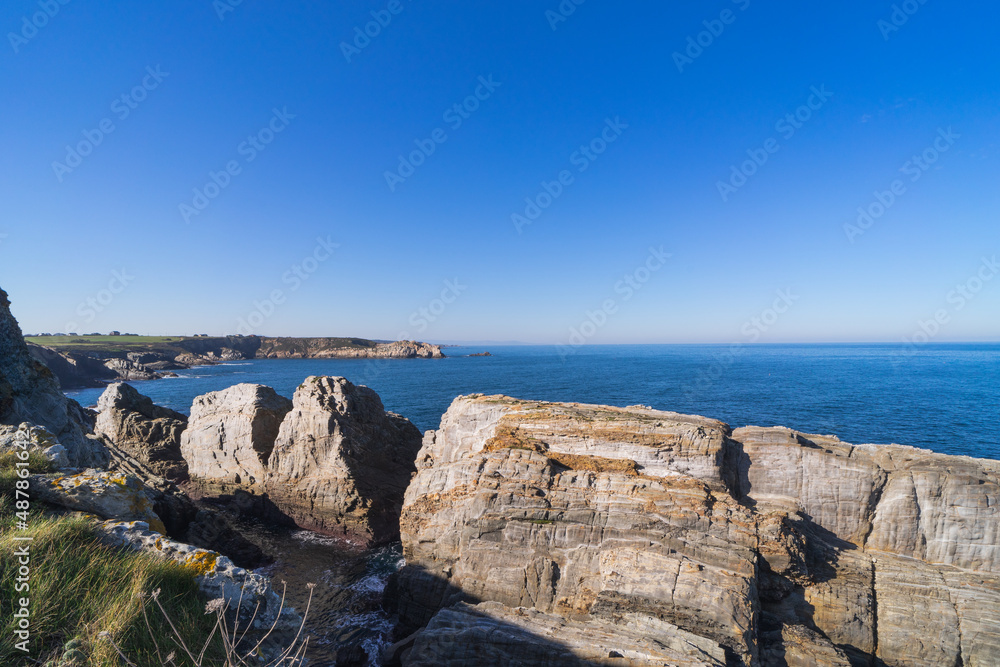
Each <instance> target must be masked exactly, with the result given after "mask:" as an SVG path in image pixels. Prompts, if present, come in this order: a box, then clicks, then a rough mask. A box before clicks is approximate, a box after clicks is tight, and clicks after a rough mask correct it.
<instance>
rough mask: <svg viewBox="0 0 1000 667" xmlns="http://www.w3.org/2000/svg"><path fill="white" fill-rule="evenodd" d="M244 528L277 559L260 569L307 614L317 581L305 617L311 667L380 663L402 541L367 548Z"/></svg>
mask: <svg viewBox="0 0 1000 667" xmlns="http://www.w3.org/2000/svg"><path fill="white" fill-rule="evenodd" d="M239 528H240V531H241V532H242V533H243V534H244V535H246V536H247V537H248V538H249V539H251V540H252V541H254V542H256V543H257V544H259V545H260V546H261V548H262V549H264V551H265V552H266V553H268V555H270V556H271V557H272V558H274V559H275V561H274V562H273V563H272V564H270V565H267V566H264V567H261V568H259V569H257V570H256V572H259V573H260V574H264V575H266V576H268V577H270V578H271V581H272V586H273V587H274V589H275V590H276V591H277V592H278V594H279V595H280V594H281V591H282V582H285V591H286V597H285V600H286V603H287V604H290V605H291V606H293V607H295V609H296V611H298V612H299V613H303V612H305V610H306V602H307V601H308V599H309V591H308V588H307V584H310V583H314V584H316V588H315V589H314V590H313V596H312V603H311V605H310V608H309V616H308V618H307V621H306V630H307V631H308V632H309V650H308V653H307V655H308V657H309V664H310V667H332V666H333V665H340V666H341V667H343V666H344V665H350V666H354V665H358V666H364V665H378V664H379V657H380V656H381V652H382V649H383V648H384V647H385V646H386V645H388V644H389V643H390V641H391V639H390V636H391V634H392V621H391V619H390V618H389V616H388V615H387V614H386V613H385V612H383V611H382V609H381V601H382V591H383V590H384V589H385V585H386V582H387V581H388V579H389V576H390V575H392V573H394V572H396V571H397V570H398V569H399V568H400V567H401V566H402V564H403V553H402V549H401V547H400V545H399V543H395V544H392V545H390V546H386V547H381V548H378V549H371V550H367V549H362V548H359V547H357V546H356V545H352V544H350V543H348V542H346V541H345V540H342V539H337V538H334V537H327V536H324V535H320V534H318V533H313V532H310V531H308V530H298V529H294V528H291V529H290V528H280V527H278V528H276V527H269V526H265V525H263V524H256V523H254V524H250V523H246V522H242V523H241V524H240V525H239Z"/></svg>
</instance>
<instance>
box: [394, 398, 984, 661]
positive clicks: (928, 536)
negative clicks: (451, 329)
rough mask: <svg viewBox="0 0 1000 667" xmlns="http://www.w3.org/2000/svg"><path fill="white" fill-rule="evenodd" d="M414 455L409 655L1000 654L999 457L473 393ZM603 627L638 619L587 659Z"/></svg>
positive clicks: (405, 605) (404, 525)
mask: <svg viewBox="0 0 1000 667" xmlns="http://www.w3.org/2000/svg"><path fill="white" fill-rule="evenodd" d="M417 468H418V472H417V475H416V477H415V478H414V479H413V481H412V482H411V484H410V486H409V487H408V489H407V492H406V498H405V503H404V507H403V513H402V518H401V532H402V540H403V550H404V555H405V557H406V562H407V565H406V566H405V567H404V568H403V569H402V570H401V571H400V573H399V575H398V577H397V579H396V581H395V582H394V584H393V585H392V586H391V587H390V589H389V593H388V596H387V603H388V604H389V606H390V608H392V609H394V610H395V611H396V613H397V614H398V616H399V619H400V624H399V632H400V633H401V636H402V635H404V634H409V633H413V632H416V634H414V635H412V636H411V637H410V638H409V639H408V640H407V641H406V642H405V646H404V645H400V646H399V647H397V649H398V650H397V652H396V657H397V658H398V659H399V660H400V661H401V663H402V664H404V665H406V664H431V663H432V662H433V660H434V659H435V656H438V657H442V656H443V660H444V662H446V663H447V664H452V665H474V664H483V661H485V662H486V663H493V662H496V663H501V664H507V663H508V662H509V663H511V664H579V662H577V663H574V662H573V661H574V660H576V661H581V660H584V659H586V660H588V661H591V664H605V663H606V664H678V665H682V664H689V663H686V662H684V660H685V659H687V657H685V656H681V655H671V656H662V655H655V654H652V653H650V652H649V648H648V644H645V643H644V642H649V641H653V642H655V643H656V645H657V646H660V647H672V648H677V647H678V646H688V647H690V646H696V645H697V646H699V650H702V651H704V653H703V654H699V655H698V658H697V659H700V660H705V661H706V662H705V664H716V663H712V662H710V661H709V658H708V656H710V657H711V659H714V660H720V658H719V657H718V655H717V654H714V653H712V652H711V651H710V650H709V648H711V646H715V647H717V648H718V649H720V650H721V651H722V654H721V656H722V657H721V663H719V664H725V665H727V667H731V666H733V665H744V666H745V667H750V666H751V665H761V666H762V667H770V666H771V665H775V666H778V665H786V666H787V665H803V666H816V667H826V666H829V667H833V666H837V667H846V666H847V665H872V664H881V665H885V666H886V667H904V666H917V667H924V666H928V667H929V666H930V665H949V666H950V665H964V666H965V667H971V666H972V665H977V666H978V665H993V664H1000V611H998V610H1000V573H998V572H997V557H998V549H1000V534H998V530H1000V515H998V512H1000V494H998V488H1000V486H998V478H1000V475H998V473H1000V463H997V462H993V461H984V460H977V459H971V458H968V457H954V456H945V455H940V454H934V453H932V452H926V451H921V450H915V449H912V448H907V447H899V446H894V445H887V446H874V445H861V446H854V445H850V444H847V443H843V442H841V441H839V440H838V439H836V438H835V437H832V436H814V435H808V434H802V433H798V432H795V431H791V430H789V429H781V428H758V427H747V428H744V429H738V430H737V431H730V429H729V427H728V426H726V425H725V424H722V423H720V422H714V421H712V420H707V419H704V418H700V417H685V416H682V415H676V414H674V413H668V412H658V411H655V410H651V409H649V408H643V407H634V408H611V407H607V406H585V405H577V404H553V403H540V402H532V401H519V400H516V399H511V398H507V397H502V396H481V395H475V396H469V397H459V398H458V399H456V400H455V402H454V403H453V404H452V406H451V408H449V410H448V412H447V413H446V414H445V416H444V417H443V418H442V421H441V427H440V429H438V430H437V431H429V432H428V433H427V434H426V435H425V437H424V442H423V447H422V449H421V451H420V453H419V454H418V456H417ZM476 603H479V604H476ZM487 603H488V604H487ZM463 604H467V605H472V604H476V606H463ZM484 605H486V606H484ZM519 618H531V619H533V622H534V623H535V626H534V627H532V626H531V625H530V624H527V623H521V622H519V620H518V619H519ZM608 624H611V625H612V626H621V627H632V626H631V625H628V624H638V625H639V626H641V627H643V628H645V630H644V631H643V632H642V633H638V634H634V635H633V634H631V633H630V632H625V631H623V632H621V633H620V635H619V637H618V639H619V641H618V642H617V644H616V646H615V648H614V649H613V650H614V651H615V653H616V655H620V656H622V657H621V658H618V657H616V656H611V655H610V653H609V654H608V655H600V654H599V652H598V653H594V652H592V653H589V654H585V653H584V652H583V651H585V650H591V651H596V650H597V647H598V646H600V645H599V644H598V643H597V640H596V638H598V637H602V634H601V633H602V632H603V628H605V627H608ZM421 628H423V629H422V630H421ZM588 632H592V636H593V637H594V638H595V641H594V642H593V643H591V644H590V645H589V646H588V645H587V643H586V640H585V639H583V640H581V637H583V638H585V637H586V636H587V633H588ZM692 636H693V637H697V638H699V640H700V641H701V642H707V644H699V643H697V642H692V641H689V640H690V638H691V637H692ZM494 639H495V640H496V641H494ZM706 647H707V648H706ZM601 648H603V647H601ZM477 660H480V662H477ZM615 660H617V661H618V662H614V661H615ZM629 661H631V662H629ZM691 664H701V663H697V662H695V663H691Z"/></svg>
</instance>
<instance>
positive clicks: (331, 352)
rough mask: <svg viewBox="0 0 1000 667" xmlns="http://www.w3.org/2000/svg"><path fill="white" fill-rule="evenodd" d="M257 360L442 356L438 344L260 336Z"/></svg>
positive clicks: (406, 341) (430, 357) (423, 357)
mask: <svg viewBox="0 0 1000 667" xmlns="http://www.w3.org/2000/svg"><path fill="white" fill-rule="evenodd" d="M256 356H257V358H258V359H331V358H337V359H417V358H420V359H440V358H442V357H444V354H442V353H441V348H440V346H438V345H431V344H430V343H420V342H417V341H412V340H400V341H395V342H393V343H375V342H372V341H369V340H362V339H356V338H353V339H343V338H261V339H260V349H259V350H257V354H256Z"/></svg>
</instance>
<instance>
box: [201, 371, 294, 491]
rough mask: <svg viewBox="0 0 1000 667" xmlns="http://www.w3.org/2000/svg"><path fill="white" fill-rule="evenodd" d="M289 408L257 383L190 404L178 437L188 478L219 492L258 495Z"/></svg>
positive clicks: (268, 388) (212, 394) (272, 392)
mask: <svg viewBox="0 0 1000 667" xmlns="http://www.w3.org/2000/svg"><path fill="white" fill-rule="evenodd" d="M291 409H292V402H291V401H289V400H288V399H287V398H284V397H283V396H279V395H278V394H277V393H276V392H275V391H274V390H273V389H271V388H270V387H265V386H263V385H259V384H238V385H235V386H233V387H229V388H228V389H223V390H222V391H214V392H211V393H209V394H205V395H203V396H199V397H197V398H196V399H194V404H193V405H192V406H191V417H190V419H189V420H188V428H187V430H185V431H184V433H183V434H182V436H181V454H182V455H183V458H184V460H185V461H186V462H187V465H188V473H189V474H190V476H191V478H192V479H194V480H196V481H198V482H200V483H204V484H208V485H214V486H215V487H218V488H226V487H230V486H234V487H243V488H247V489H254V490H257V491H263V490H264V481H265V477H266V476H267V470H266V468H267V462H268V458H269V457H270V456H271V450H272V449H273V448H274V441H275V438H276V437H277V436H278V427H279V426H280V425H281V421H282V419H284V417H285V415H286V414H288V412H289V410H291Z"/></svg>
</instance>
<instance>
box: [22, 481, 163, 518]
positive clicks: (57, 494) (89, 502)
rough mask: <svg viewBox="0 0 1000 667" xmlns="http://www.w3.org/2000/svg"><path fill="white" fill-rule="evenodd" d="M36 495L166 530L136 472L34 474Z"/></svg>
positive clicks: (92, 511)
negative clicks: (132, 473)
mask: <svg viewBox="0 0 1000 667" xmlns="http://www.w3.org/2000/svg"><path fill="white" fill-rule="evenodd" d="M29 479H30V490H31V495H32V497H33V498H37V499H38V500H42V501H44V502H47V503H50V504H52V505H58V506H60V507H65V508H67V509H71V510H75V511H78V512H87V513H89V514H96V515H97V516H99V517H101V518H103V519H118V520H130V521H131V520H136V521H145V522H146V523H148V524H150V525H152V526H154V527H156V528H157V529H158V530H160V531H161V532H165V531H166V529H165V527H164V526H163V522H162V521H160V517H159V516H157V515H156V512H154V511H153V503H152V500H151V498H150V495H151V493H150V491H149V489H147V488H146V486H145V485H144V484H143V483H142V482H141V481H140V480H139V478H138V477H136V476H135V475H128V474H125V473H120V472H108V471H106V470H93V469H89V470H85V471H83V472H81V473H78V474H75V475H58V476H57V475H32V476H31V477H30V478H29Z"/></svg>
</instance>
